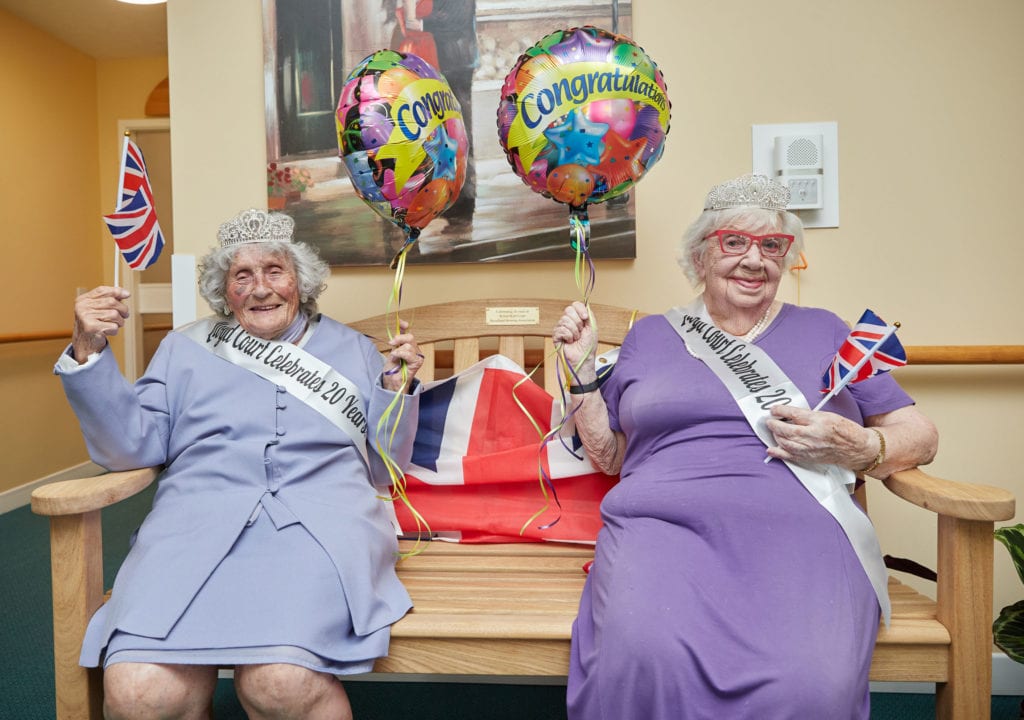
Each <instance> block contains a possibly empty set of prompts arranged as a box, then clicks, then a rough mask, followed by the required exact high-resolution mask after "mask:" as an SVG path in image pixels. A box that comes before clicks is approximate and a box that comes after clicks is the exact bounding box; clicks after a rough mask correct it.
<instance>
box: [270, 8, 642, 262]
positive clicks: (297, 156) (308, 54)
mask: <svg viewBox="0 0 1024 720" xmlns="http://www.w3.org/2000/svg"><path fill="white" fill-rule="evenodd" d="M405 5H406V3H405V2H404V1H403V0H264V3H263V13H264V49H265V50H264V79H265V84H266V129H267V159H268V165H267V195H268V198H267V200H268V206H269V207H271V209H278V210H281V211H282V212H285V213H287V214H289V215H290V216H291V217H293V218H294V219H295V224H296V236H297V237H298V238H299V239H301V240H303V241H305V242H308V243H310V244H311V245H313V246H315V247H317V248H318V249H319V251H320V254H321V256H322V257H323V258H324V259H325V260H327V262H329V263H330V264H331V265H345V266H359V265H387V264H388V263H390V262H391V259H392V258H393V257H394V255H395V252H396V251H397V250H398V249H400V248H401V246H402V244H403V242H404V241H405V234H404V233H403V232H402V231H401V230H400V229H399V228H398V227H396V226H395V225H394V224H393V223H390V222H387V221H385V220H383V219H382V218H381V217H380V216H378V215H377V214H376V213H375V212H373V211H372V210H371V209H370V208H369V207H368V206H367V205H366V204H365V203H364V202H363V201H362V200H361V199H360V198H359V196H358V195H356V193H355V190H354V189H353V188H352V184H351V182H350V181H349V178H348V175H347V173H346V171H345V165H344V161H343V160H342V159H341V158H340V157H339V153H338V137H337V131H336V129H335V121H334V111H335V107H336V105H337V101H338V97H339V94H340V92H341V88H342V87H343V86H344V84H345V79H346V77H347V76H348V74H349V72H351V70H352V68H354V67H355V66H356V65H357V64H358V63H359V62H360V61H361V60H362V59H363V58H364V57H366V56H367V55H369V54H371V53H373V52H375V51H377V50H381V49H385V48H391V49H398V47H397V45H398V44H399V43H400V42H401V41H402V27H401V26H400V25H399V23H398V21H397V17H398V15H399V12H400V11H401V10H404V6H405ZM415 6H416V12H417V13H418V15H419V16H420V17H419V19H421V20H422V22H423V29H424V30H425V31H428V32H430V34H431V36H432V38H433V40H434V43H435V45H436V47H437V67H438V69H439V70H440V71H441V73H442V74H443V75H444V76H445V79H446V80H447V81H448V84H449V86H450V87H451V89H452V91H453V93H454V94H455V96H456V97H457V98H458V100H459V103H460V105H461V107H462V113H463V119H464V121H465V123H466V129H467V132H468V134H469V135H470V138H471V141H470V153H469V156H468V172H467V180H466V184H465V185H464V187H463V190H462V192H461V193H460V195H459V198H458V200H457V201H456V203H455V205H453V206H452V207H450V208H449V209H448V210H446V211H445V212H444V213H443V214H442V215H440V216H438V217H436V218H435V219H434V220H433V221H431V222H430V224H429V225H427V226H426V227H425V228H424V229H423V231H422V233H421V235H420V237H419V239H418V241H417V242H416V245H415V246H414V247H413V248H412V250H411V251H410V253H409V254H408V260H407V261H408V263H410V264H424V263H465V262H509V261H514V262H524V261H542V260H565V259H568V258H571V257H573V255H574V251H573V250H572V248H571V246H570V243H569V238H570V235H569V207H568V206H567V205H565V204H562V203H560V202H557V201H555V200H552V199H549V198H546V197H544V196H543V195H541V194H539V193H537V192H534V191H533V190H531V189H530V188H529V187H528V186H527V185H526V184H525V183H524V182H523V181H522V180H521V179H520V178H519V176H517V175H516V174H515V172H514V171H513V170H512V167H511V166H510V165H509V163H508V160H507V159H506V157H505V153H504V151H503V149H502V147H501V145H500V143H499V140H498V131H497V114H496V113H497V108H498V105H499V101H500V99H501V87H502V83H503V82H504V80H505V76H506V75H507V74H508V73H509V72H510V71H511V70H512V68H513V67H514V65H515V63H516V61H517V60H518V59H519V57H520V56H521V55H522V54H523V52H524V51H526V50H527V49H528V48H530V47H531V46H533V45H534V44H535V43H537V42H538V41H540V40H541V39H542V38H543V37H544V36H546V35H548V34H549V33H551V32H553V31H555V30H559V29H568V28H571V27H578V26H583V25H593V26H596V27H600V28H603V29H606V30H608V31H610V32H614V33H619V34H623V35H627V36H628V35H630V33H631V30H632V27H631V26H632V23H631V13H632V5H631V1H630V0H625V1H624V2H623V1H616V0H612V2H607V1H606V2H597V1H596V0H593V1H592V0H573V1H563V2H559V1H558V0H519V1H518V2H516V3H509V2H507V0H419V1H418V2H417V3H416V4H415ZM634 207H635V204H634V199H633V193H632V192H629V193H626V194H624V195H621V196H619V197H616V198H613V199H611V200H609V201H607V202H602V203H595V204H590V205H589V206H588V209H589V215H590V222H591V245H590V251H591V256H592V257H594V258H595V259H599V258H604V259H608V258H634V257H636V233H635V209H634Z"/></svg>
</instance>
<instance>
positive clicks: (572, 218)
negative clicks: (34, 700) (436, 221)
mask: <svg viewBox="0 0 1024 720" xmlns="http://www.w3.org/2000/svg"><path fill="white" fill-rule="evenodd" d="M569 241H570V244H571V245H572V248H573V250H575V251H576V258H575V262H574V267H573V276H574V278H575V280H576V287H577V289H579V291H580V295H581V296H582V298H583V303H584V304H585V305H587V307H588V309H589V307H590V294H591V293H592V292H593V290H594V285H595V284H596V282H595V281H596V269H595V267H594V261H593V258H592V257H591V256H590V216H589V213H588V212H587V207H586V205H583V206H581V207H570V209H569ZM595 349H596V348H590V350H589V351H588V352H587V353H586V354H585V355H584V359H585V358H586V357H587V356H588V355H589V354H590V352H592V351H594V350H595ZM552 358H554V359H555V362H556V363H557V365H556V371H555V372H556V376H557V378H558V385H559V388H560V390H561V392H560V395H561V397H560V398H559V419H558V421H557V422H555V423H554V424H553V427H552V428H551V430H549V431H548V432H547V433H544V432H543V431H542V430H541V429H540V426H539V425H538V423H537V422H536V421H535V420H534V419H533V417H531V415H530V412H529V410H527V409H526V406H525V405H523V404H522V403H521V402H520V400H519V398H518V397H517V396H516V390H517V389H518V388H519V385H520V384H521V383H524V382H526V381H527V380H529V379H530V378H531V377H532V376H533V374H534V373H535V372H537V369H538V368H539V367H540V365H538V366H537V367H536V368H534V369H533V370H532V371H531V372H530V373H529V375H527V376H526V377H525V378H523V379H522V380H520V381H519V382H518V383H516V385H515V386H514V387H513V389H512V396H513V398H514V399H515V402H516V404H517V405H518V406H519V408H520V409H521V410H522V411H523V413H524V414H525V415H526V417H527V418H528V419H529V421H530V423H531V424H532V425H533V427H534V429H535V430H537V433H538V434H539V435H540V436H541V439H540V444H539V446H538V449H537V475H538V482H539V483H540V489H541V493H542V495H543V496H544V506H543V507H542V508H541V509H540V510H538V511H537V512H535V513H534V514H533V515H531V516H530V518H529V519H528V520H527V521H526V522H525V523H524V524H523V526H522V528H520V530H519V534H520V535H522V534H523V533H524V532H525V531H526V528H527V527H528V526H529V525H530V524H531V523H532V522H534V521H535V520H536V519H537V518H539V517H540V516H541V515H543V514H544V513H545V512H547V511H548V510H549V509H550V508H551V501H552V500H553V501H554V503H555V506H556V507H557V508H558V515H557V516H556V517H555V519H554V520H553V521H551V522H550V523H547V524H546V525H541V526H539V529H541V530H547V529H548V528H551V527H554V526H555V525H556V524H558V521H559V520H561V518H562V504H561V502H560V501H559V499H558V493H557V491H556V490H555V484H554V481H553V479H552V478H551V476H550V474H549V473H548V470H547V469H546V467H545V464H544V458H545V456H544V450H545V449H546V447H547V445H548V443H549V442H551V439H552V438H554V437H557V438H558V440H559V442H560V443H561V444H562V447H564V448H565V449H566V450H567V451H568V452H569V453H570V454H571V455H572V456H573V457H575V458H577V459H578V460H581V461H582V460H583V456H582V455H580V454H579V453H577V452H576V451H575V450H573V448H572V447H570V446H569V444H568V443H567V442H566V439H565V437H564V436H563V435H562V430H563V428H565V426H566V424H567V423H568V422H569V419H570V418H571V417H572V415H573V414H574V413H575V412H576V409H577V408H574V409H572V410H570V411H567V410H566V408H567V407H568V406H570V405H571V403H568V402H567V401H566V397H565V387H566V386H567V384H568V374H569V373H570V372H571V374H572V375H573V377H577V378H578V372H579V366H577V367H575V368H570V367H569V364H568V362H567V361H566V359H565V353H564V351H563V350H562V348H561V347H558V348H556V349H555V352H554V353H552V354H551V355H549V356H548V357H546V358H544V359H543V360H542V361H541V364H544V363H545V362H547V361H549V360H551V359H552ZM582 363H583V361H582V360H581V361H580V365H582ZM563 378H564V379H563Z"/></svg>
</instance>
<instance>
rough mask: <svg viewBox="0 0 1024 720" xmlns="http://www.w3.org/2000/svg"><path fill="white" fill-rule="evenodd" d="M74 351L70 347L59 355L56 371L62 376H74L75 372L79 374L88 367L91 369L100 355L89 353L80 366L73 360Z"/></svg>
mask: <svg viewBox="0 0 1024 720" xmlns="http://www.w3.org/2000/svg"><path fill="white" fill-rule="evenodd" d="M74 352H75V351H74V350H73V349H72V347H71V346H70V345H68V347H67V349H66V350H65V351H64V352H62V353H61V354H60V357H59V358H58V359H57V366H56V368H55V369H56V370H59V371H60V373H61V374H62V375H74V374H75V373H77V372H81V371H82V370H85V369H86V368H88V367H92V366H93V365H95V364H96V363H98V362H99V360H100V354H99V353H98V352H94V353H89V357H87V358H86V359H85V362H84V363H82V364H81V365H79V364H78V361H77V360H75V355H74Z"/></svg>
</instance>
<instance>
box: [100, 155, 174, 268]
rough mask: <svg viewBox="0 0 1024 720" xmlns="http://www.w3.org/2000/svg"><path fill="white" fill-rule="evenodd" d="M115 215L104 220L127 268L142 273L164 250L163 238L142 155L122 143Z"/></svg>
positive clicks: (106, 216)
mask: <svg viewBox="0 0 1024 720" xmlns="http://www.w3.org/2000/svg"><path fill="white" fill-rule="evenodd" d="M118 197H119V198H120V200H119V205H118V209H117V212H114V213H111V214H110V215H104V216H103V219H104V221H105V222H106V223H107V228H109V229H110V234H111V235H112V236H113V237H114V242H115V243H117V247H118V248H119V249H120V250H121V254H122V255H123V256H124V260H125V262H126V263H128V267H130V268H132V269H142V270H145V269H146V268H148V267H149V266H150V265H152V264H153V263H155V262H156V260H157V258H158V257H159V256H160V251H161V250H162V249H163V247H164V235H163V233H162V232H161V231H160V223H159V222H158V221H157V218H156V208H155V207H154V204H153V189H152V187H151V186H150V184H149V176H148V175H147V174H146V163H145V161H144V160H143V158H142V151H141V150H139V147H138V146H137V145H136V144H135V143H134V142H132V141H131V140H130V139H129V138H127V137H126V138H125V139H124V153H123V156H122V159H121V177H120V180H119V182H118Z"/></svg>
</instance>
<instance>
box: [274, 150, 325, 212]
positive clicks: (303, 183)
mask: <svg viewBox="0 0 1024 720" xmlns="http://www.w3.org/2000/svg"><path fill="white" fill-rule="evenodd" d="M314 184H315V183H314V182H313V176H312V175H311V174H310V172H309V170H306V169H305V168H300V167H292V166H289V165H278V164H277V163H276V162H272V163H268V164H267V207H268V208H269V209H270V210H280V209H281V208H283V207H284V206H285V204H286V203H287V202H288V201H289V200H298V199H299V197H300V196H301V195H302V193H303V192H305V191H306V190H307V189H308V188H311V187H313V185H314Z"/></svg>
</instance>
